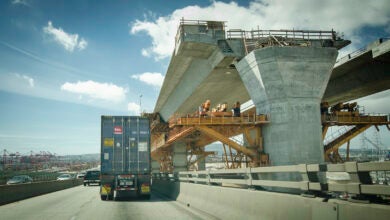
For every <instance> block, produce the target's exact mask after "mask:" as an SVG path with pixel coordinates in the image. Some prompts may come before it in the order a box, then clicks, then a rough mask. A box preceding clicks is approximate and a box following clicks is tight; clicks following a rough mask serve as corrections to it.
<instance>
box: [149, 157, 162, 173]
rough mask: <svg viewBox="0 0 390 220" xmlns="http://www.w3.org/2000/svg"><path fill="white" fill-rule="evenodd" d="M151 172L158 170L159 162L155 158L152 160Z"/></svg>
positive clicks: (157, 171)
mask: <svg viewBox="0 0 390 220" xmlns="http://www.w3.org/2000/svg"><path fill="white" fill-rule="evenodd" d="M151 165H152V166H151V167H152V173H159V172H160V163H159V162H158V161H156V160H152V164H151Z"/></svg>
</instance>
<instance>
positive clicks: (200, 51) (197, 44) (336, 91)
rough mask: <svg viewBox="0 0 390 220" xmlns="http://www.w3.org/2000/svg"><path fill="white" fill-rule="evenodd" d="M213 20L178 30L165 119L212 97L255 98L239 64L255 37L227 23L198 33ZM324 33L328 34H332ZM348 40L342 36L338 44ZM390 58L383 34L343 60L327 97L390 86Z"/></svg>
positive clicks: (346, 97)
mask: <svg viewBox="0 0 390 220" xmlns="http://www.w3.org/2000/svg"><path fill="white" fill-rule="evenodd" d="M186 25H187V26H186ZM208 25H213V24H209V23H207V22H200V23H199V22H198V23H197V22H195V23H194V22H192V23H188V24H187V23H183V26H181V27H180V28H179V30H178V33H177V37H176V46H175V51H174V53H173V54H172V58H171V61H170V65H169V67H168V70H167V73H166V76H165V80H164V84H163V86H162V88H161V91H160V94H159V97H158V100H157V102H156V106H155V109H154V112H159V113H160V115H161V116H162V118H163V119H164V120H165V121H167V120H168V119H169V117H170V116H172V115H173V114H174V113H180V114H187V113H193V112H194V111H196V110H197V109H198V106H199V105H200V104H201V103H203V102H204V101H205V100H206V99H210V100H211V102H212V104H214V103H215V104H217V103H223V102H228V103H231V104H232V103H234V102H236V101H240V102H241V103H245V102H246V101H248V100H250V96H249V93H248V91H247V89H246V88H245V85H244V83H243V82H242V79H241V77H240V75H239V73H238V71H237V69H236V67H235V65H236V64H237V62H238V61H240V60H241V59H242V58H243V57H245V56H246V55H247V54H248V53H249V52H251V51H253V50H254V49H256V46H254V45H253V44H256V43H255V42H253V41H254V38H253V37H252V38H249V36H248V33H246V32H244V31H241V30H230V31H225V30H224V28H223V27H221V28H216V29H211V28H210V29H209V33H199V32H198V28H199V26H205V29H207V27H208ZM214 25H215V24H214ZM237 33H239V35H237ZM280 33H284V32H283V31H280ZM280 33H279V34H280ZM303 35H304V34H303ZM296 37H298V36H296ZM322 37H323V38H324V39H326V35H324V36H322ZM307 38H308V39H307V40H306V42H312V44H315V43H317V44H319V42H318V41H317V39H315V38H314V39H310V38H309V37H307ZM248 41H250V42H248ZM346 44H348V42H347V41H341V40H340V41H339V45H338V46H337V47H336V48H338V49H339V48H341V47H343V46H345V45H346ZM276 46H278V45H276ZM279 46H280V45H279ZM258 47H259V46H258ZM257 49H258V48H257ZM389 62H390V41H388V40H386V39H378V40H377V41H375V42H372V43H370V44H369V45H367V46H366V47H364V48H362V49H360V50H358V51H356V52H353V53H351V54H349V55H347V56H345V57H343V58H341V59H339V60H337V61H336V63H335V65H334V68H333V70H332V73H331V76H330V79H329V83H328V85H327V87H326V91H325V94H324V96H323V101H327V102H329V103H330V104H335V103H338V102H348V101H350V100H354V99H357V98H360V97H364V96H368V95H371V94H374V93H377V92H381V91H384V90H387V89H390V75H389V74H388V73H389V72H390V65H389Z"/></svg>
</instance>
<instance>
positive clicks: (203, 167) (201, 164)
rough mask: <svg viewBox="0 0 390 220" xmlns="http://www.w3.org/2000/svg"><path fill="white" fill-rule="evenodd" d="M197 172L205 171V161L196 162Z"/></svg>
mask: <svg viewBox="0 0 390 220" xmlns="http://www.w3.org/2000/svg"><path fill="white" fill-rule="evenodd" d="M198 170H206V159H204V160H202V161H198Z"/></svg>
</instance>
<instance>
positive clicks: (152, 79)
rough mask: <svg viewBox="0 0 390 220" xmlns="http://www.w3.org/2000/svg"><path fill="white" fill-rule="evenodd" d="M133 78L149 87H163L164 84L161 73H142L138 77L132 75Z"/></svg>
mask: <svg viewBox="0 0 390 220" xmlns="http://www.w3.org/2000/svg"><path fill="white" fill-rule="evenodd" d="M131 78H133V79H137V80H139V81H141V82H144V83H146V84H148V85H151V86H155V87H161V86H162V84H163V82H164V76H163V75H162V74H161V73H149V72H146V73H142V74H138V75H132V76H131Z"/></svg>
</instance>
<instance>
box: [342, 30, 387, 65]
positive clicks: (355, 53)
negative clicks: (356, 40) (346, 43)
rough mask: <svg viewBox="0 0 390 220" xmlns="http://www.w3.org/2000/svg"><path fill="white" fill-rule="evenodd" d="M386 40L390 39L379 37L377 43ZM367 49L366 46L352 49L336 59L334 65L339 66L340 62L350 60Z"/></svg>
mask: <svg viewBox="0 0 390 220" xmlns="http://www.w3.org/2000/svg"><path fill="white" fill-rule="evenodd" d="M388 40H390V38H387V37H383V38H380V39H379V44H382V43H383V42H386V41H388ZM368 51H369V49H368V48H367V46H365V47H362V48H359V49H357V50H355V51H353V52H352V53H349V54H347V55H345V56H343V57H341V58H339V59H337V60H336V63H335V66H339V65H341V64H342V63H345V62H347V61H348V60H351V59H353V58H355V57H358V56H360V55H362V54H364V53H366V52H368Z"/></svg>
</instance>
